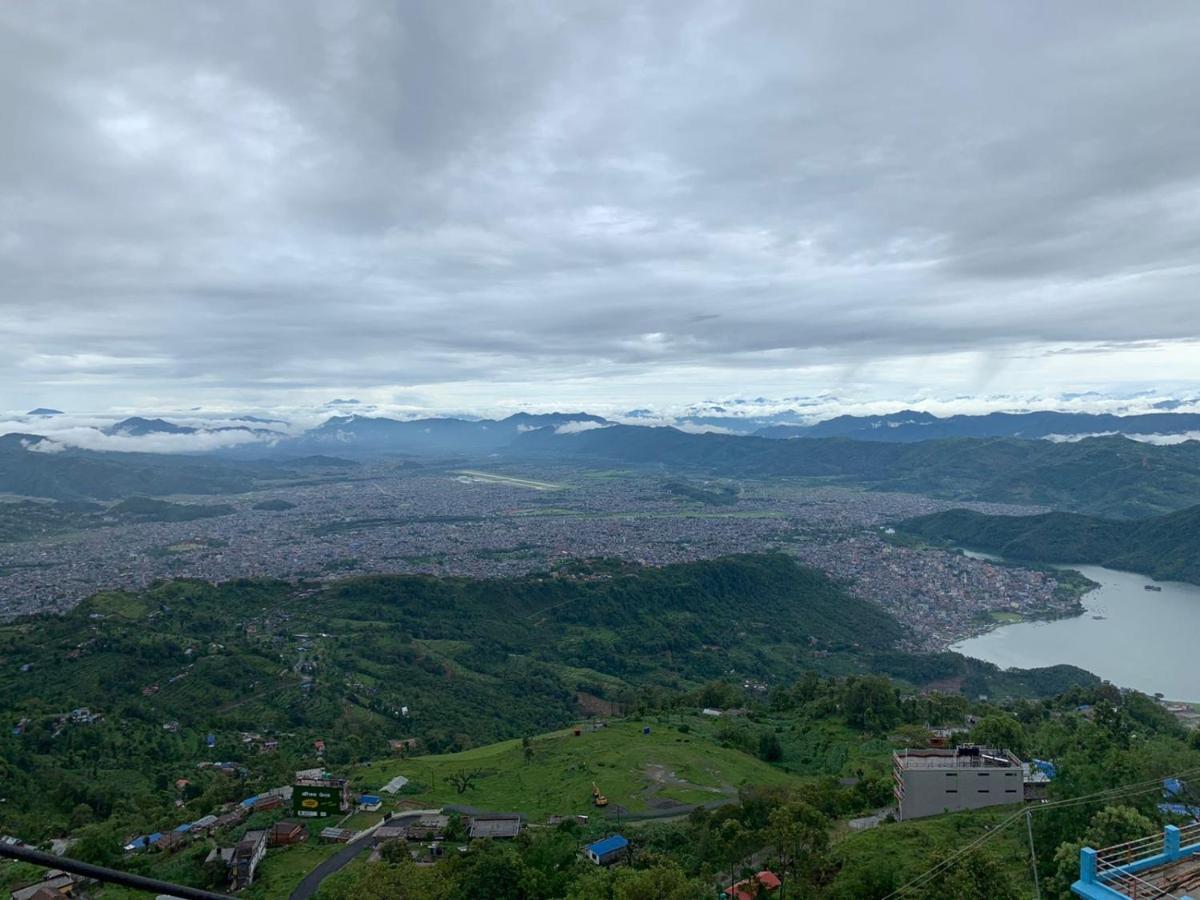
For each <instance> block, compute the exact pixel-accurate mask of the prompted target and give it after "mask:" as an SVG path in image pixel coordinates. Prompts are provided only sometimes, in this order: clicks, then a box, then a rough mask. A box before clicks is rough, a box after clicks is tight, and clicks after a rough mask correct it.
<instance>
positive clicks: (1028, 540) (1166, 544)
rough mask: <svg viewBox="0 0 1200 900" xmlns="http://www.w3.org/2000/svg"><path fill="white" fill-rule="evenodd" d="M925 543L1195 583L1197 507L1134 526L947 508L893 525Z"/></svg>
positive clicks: (1199, 540)
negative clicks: (940, 543)
mask: <svg viewBox="0 0 1200 900" xmlns="http://www.w3.org/2000/svg"><path fill="white" fill-rule="evenodd" d="M897 527H898V528H899V529H900V530H902V531H904V532H905V533H908V534H913V535H917V536H919V537H922V538H925V539H927V540H932V541H939V542H946V543H954V544H962V545H963V546H966V547H971V548H972V549H977V550H984V551H987V552H989V553H996V554H999V555H1001V556H1004V557H1006V558H1009V559H1015V560H1029V561H1035V562H1049V563H1056V562H1061V563H1094V564H1097V565H1104V566H1108V567H1110V568H1114V569H1126V570H1128V571H1130V572H1141V573H1143V574H1146V575H1150V576H1151V577H1153V578H1159V579H1163V580H1168V581H1190V582H1192V583H1193V584H1200V506H1193V507H1190V508H1188V509H1184V510H1180V511H1179V512H1176V513H1171V514H1169V515H1165V516H1156V517H1154V518H1150V519H1141V520H1138V521H1135V522H1128V521H1120V520H1116V519H1101V518H1097V517H1095V516H1083V515H1076V514H1073V513H1058V512H1056V513H1048V514H1046V515H1041V516H988V515H983V514H982V513H977V512H973V511H971V510H966V509H952V510H949V511H947V512H942V513H934V514H933V515H929V516H921V517H919V518H916V519H909V520H908V521H906V522H902V523H900V524H899V525H898V526H897Z"/></svg>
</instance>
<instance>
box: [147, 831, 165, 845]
mask: <svg viewBox="0 0 1200 900" xmlns="http://www.w3.org/2000/svg"><path fill="white" fill-rule="evenodd" d="M146 840H147V841H149V842H150V843H151V844H157V843H158V842H159V841H161V840H162V832H161V831H156V832H154V834H152V835H150V837H148V838H146Z"/></svg>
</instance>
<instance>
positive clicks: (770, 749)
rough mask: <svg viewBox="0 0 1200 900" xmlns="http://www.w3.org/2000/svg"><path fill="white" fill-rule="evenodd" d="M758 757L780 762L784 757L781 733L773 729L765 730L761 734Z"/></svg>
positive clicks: (767, 760)
mask: <svg viewBox="0 0 1200 900" xmlns="http://www.w3.org/2000/svg"><path fill="white" fill-rule="evenodd" d="M758 758H759V759H761V760H764V761H766V762H779V760H781V759H783V746H782V745H781V744H780V743H779V735H777V734H776V733H775V732H773V731H764V732H763V733H762V734H761V735H760V736H759V738H758Z"/></svg>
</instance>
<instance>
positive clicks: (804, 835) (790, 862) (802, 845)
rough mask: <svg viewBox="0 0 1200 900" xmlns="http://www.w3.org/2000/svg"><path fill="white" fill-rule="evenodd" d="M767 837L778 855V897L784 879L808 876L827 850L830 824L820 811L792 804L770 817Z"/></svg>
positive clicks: (813, 807)
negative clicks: (768, 835)
mask: <svg viewBox="0 0 1200 900" xmlns="http://www.w3.org/2000/svg"><path fill="white" fill-rule="evenodd" d="M768 821H769V825H768V833H769V834H770V836H771V843H772V844H773V845H774V847H775V852H776V853H778V854H779V869H780V871H779V876H780V882H781V884H780V888H779V893H780V896H781V897H782V896H783V895H784V892H785V890H786V885H785V884H784V883H783V882H785V881H786V879H787V877H788V876H789V875H790V876H795V877H797V878H800V877H804V876H807V875H810V874H811V873H812V872H813V871H815V869H816V868H817V864H818V863H819V861H820V857H821V856H822V855H823V854H824V853H825V851H826V850H827V849H828V848H829V820H828V819H827V818H826V817H825V815H824V813H822V812H821V811H820V810H819V809H817V808H816V807H815V806H813V805H812V804H810V803H806V802H804V801H803V800H794V801H792V802H791V803H788V804H786V805H784V806H781V807H779V808H778V809H776V810H775V811H774V812H772V813H771V815H770V818H769V820H768Z"/></svg>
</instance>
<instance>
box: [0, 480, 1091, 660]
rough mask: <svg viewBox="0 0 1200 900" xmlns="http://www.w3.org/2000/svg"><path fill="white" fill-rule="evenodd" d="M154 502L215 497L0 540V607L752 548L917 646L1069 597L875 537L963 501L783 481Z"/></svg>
mask: <svg viewBox="0 0 1200 900" xmlns="http://www.w3.org/2000/svg"><path fill="white" fill-rule="evenodd" d="M172 499H173V500H175V501H177V502H179V503H186V504H190V505H189V506H188V507H187V509H190V510H192V511H193V513H192V514H193V515H196V514H197V513H196V510H197V509H198V506H197V505H205V506H208V505H217V504H219V505H220V506H222V507H224V508H225V511H226V514H223V515H212V516H204V517H197V518H190V519H189V520H187V521H154V520H152V521H136V520H135V521H129V520H127V519H120V518H118V517H114V516H103V515H101V516H99V517H97V516H93V517H92V518H91V519H90V520H89V525H88V527H81V528H79V529H77V530H66V531H64V532H63V533H60V534H57V535H54V536H52V537H39V538H38V539H36V540H24V541H16V542H10V543H7V544H0V573H2V574H0V613H2V614H3V615H4V616H6V617H11V616H13V615H19V614H24V613H31V612H39V611H50V610H63V609H67V608H70V607H71V606H73V605H74V604H75V603H77V602H79V601H80V600H81V599H83V598H84V597H87V596H89V595H90V594H92V593H94V592H96V591H97V590H103V589H109V588H123V589H129V588H139V587H145V586H147V585H148V584H151V583H153V582H154V581H157V580H159V579H163V578H196V579H202V580H206V581H212V582H219V581H225V580H229V579H235V578H242V577H257V576H270V577H277V578H287V579H295V580H301V579H304V580H315V581H325V580H330V579H334V578H341V577H345V576H347V575H354V574H365V573H379V572H387V573H428V574H434V575H464V576H472V577H504V576H512V575H520V574H524V573H527V572H532V571H544V570H547V569H550V568H553V567H554V566H555V565H557V564H559V563H561V562H562V561H564V560H566V559H571V558H574V559H578V558H587V557H613V558H619V559H622V560H626V561H630V562H636V563H641V564H646V565H655V566H658V565H666V564H669V563H675V562H686V561H692V560H698V559H708V558H713V557H717V556H721V555H725V554H730V553H742V552H762V551H764V550H782V551H784V552H789V553H793V554H795V555H796V556H798V557H799V558H800V559H801V560H803V561H804V562H805V563H808V564H810V565H812V566H814V567H816V568H819V569H822V570H824V571H827V572H829V573H831V574H833V575H836V576H839V577H843V578H846V579H848V580H850V581H851V582H852V584H853V588H852V589H853V591H854V592H855V593H856V594H857V595H858V596H860V597H863V598H864V599H869V600H872V601H874V602H877V603H879V604H881V605H883V606H885V607H886V608H887V609H889V610H890V611H891V612H893V613H894V614H896V615H897V616H898V617H899V618H900V620H901V621H902V622H904V623H905V624H907V625H909V626H910V627H911V628H912V629H913V632H914V635H915V637H914V639H913V641H914V646H915V647H917V648H920V649H936V648H941V647H945V646H947V645H948V644H950V643H952V642H953V641H955V640H958V639H961V638H963V637H965V636H968V635H970V634H974V633H978V632H979V631H981V630H983V629H985V628H987V627H990V625H991V624H994V621H995V618H994V617H993V614H997V613H998V614H1012V613H1015V614H1018V615H1024V616H1028V615H1054V614H1065V613H1067V612H1069V611H1071V610H1073V609H1074V602H1075V601H1074V597H1072V596H1070V595H1069V594H1066V593H1064V592H1063V591H1060V590H1058V587H1059V585H1058V581H1057V580H1056V579H1055V578H1054V577H1053V576H1052V575H1049V574H1046V573H1044V572H1040V571H1035V570H1030V569H1024V568H1016V567H1011V566H1003V565H995V564H992V563H989V562H986V561H982V560H977V559H971V558H967V557H964V556H961V555H959V554H956V553H951V552H945V551H940V550H931V549H929V548H919V549H914V548H910V547H906V546H900V545H897V544H894V543H892V542H890V541H889V539H888V534H887V531H888V528H887V524H888V523H889V522H894V521H899V520H902V519H906V518H909V517H912V516H917V515H923V514H927V513H931V512H937V511H939V510H943V509H947V508H949V507H951V506H963V505H964V504H961V503H957V504H951V503H948V502H945V501H940V500H933V499H929V498H925V497H919V496H916V495H912V494H903V493H890V492H889V493H884V492H868V491H857V490H850V489H846V488H840V487H830V486H824V485H821V484H819V483H813V482H804V481H800V480H796V481H792V480H787V479H773V480H771V481H770V482H767V481H762V482H759V481H739V482H729V481H712V482H709V481H703V480H697V479H680V478H676V477H673V476H670V475H667V474H660V473H657V472H655V473H647V472H644V471H641V472H639V471H593V470H587V469H575V468H567V467H558V466H550V467H540V468H537V469H533V468H529V469H519V468H517V467H506V468H505V470H504V472H503V474H501V473H499V472H495V471H491V470H488V471H477V470H463V469H456V468H443V467H434V466H425V467H416V466H404V465H398V464H396V463H395V462H373V463H369V464H366V465H363V466H361V467H359V468H358V469H356V470H355V471H353V473H351V474H340V473H339V474H338V476H337V477H330V473H324V475H322V474H318V475H316V476H314V477H313V478H312V479H311V480H308V481H300V482H298V483H296V484H293V485H291V486H288V487H273V488H271V489H269V490H265V491H258V492H254V493H250V494H243V495H236V496H221V497H219V498H212V497H204V498H196V497H190V498H184V497H177V498H172ZM967 505H969V506H971V508H974V509H978V510H980V511H984V512H991V513H1003V514H1017V513H1028V512H1031V511H1033V510H1032V508H1029V507H1014V506H1002V505H997V504H984V503H975V504H967ZM264 507H266V508H264ZM229 510H232V511H231V512H230V511H229ZM154 512H155V511H154V510H150V511H149V512H148V513H145V514H144V515H147V516H149V517H150V518H152V519H153V518H154V515H153V513H154ZM160 512H161V511H160ZM167 517H168V516H167V515H159V518H167Z"/></svg>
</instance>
